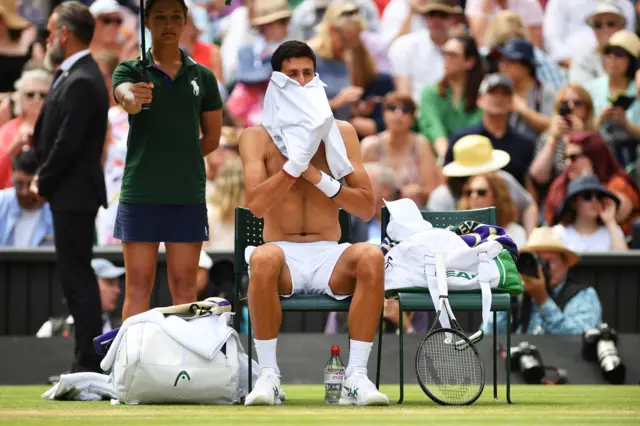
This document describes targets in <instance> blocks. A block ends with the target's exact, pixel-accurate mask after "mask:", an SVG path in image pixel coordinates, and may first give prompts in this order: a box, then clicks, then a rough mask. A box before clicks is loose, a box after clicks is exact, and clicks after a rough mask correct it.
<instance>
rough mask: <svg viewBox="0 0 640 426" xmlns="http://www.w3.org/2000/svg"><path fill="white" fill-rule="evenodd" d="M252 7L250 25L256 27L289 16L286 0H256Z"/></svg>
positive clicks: (289, 11)
mask: <svg viewBox="0 0 640 426" xmlns="http://www.w3.org/2000/svg"><path fill="white" fill-rule="evenodd" d="M254 9H255V10H254V12H253V19H252V20H251V25H254V26H256V27H258V26H260V25H266V24H270V23H272V22H276V21H280V20H281V19H288V18H290V17H291V10H290V9H289V4H288V3H287V2H286V0H257V1H256V2H255V6H254Z"/></svg>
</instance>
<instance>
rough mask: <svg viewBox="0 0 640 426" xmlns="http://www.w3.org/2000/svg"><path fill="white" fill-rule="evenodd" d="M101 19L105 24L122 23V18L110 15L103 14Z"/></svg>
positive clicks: (118, 24)
mask: <svg viewBox="0 0 640 426" xmlns="http://www.w3.org/2000/svg"><path fill="white" fill-rule="evenodd" d="M100 20H101V21H102V23H103V24H105V25H111V24H116V25H117V26H120V25H122V18H112V17H110V16H101V17H100Z"/></svg>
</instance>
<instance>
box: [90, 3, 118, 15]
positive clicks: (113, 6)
mask: <svg viewBox="0 0 640 426" xmlns="http://www.w3.org/2000/svg"><path fill="white" fill-rule="evenodd" d="M89 11H90V12H91V14H92V15H93V16H94V18H95V17H96V16H100V15H106V14H108V13H120V12H122V6H120V3H118V2H117V1H116V0H96V1H94V2H93V3H92V4H91V6H89Z"/></svg>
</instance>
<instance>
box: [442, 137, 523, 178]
mask: <svg viewBox="0 0 640 426" xmlns="http://www.w3.org/2000/svg"><path fill="white" fill-rule="evenodd" d="M509 161H511V157H510V156H509V154H508V153H507V152H506V151H501V150H499V149H493V145H492V144H491V141H490V140H489V138H487V137H485V136H481V135H468V136H465V137H463V138H460V139H458V141H457V142H456V143H455V144H454V145H453V162H451V163H449V164H447V165H446V166H444V167H443V168H442V172H443V173H444V175H445V176H448V177H467V176H475V175H481V174H484V173H491V172H495V171H498V170H500V169H502V168H503V167H504V166H506V165H507V164H509Z"/></svg>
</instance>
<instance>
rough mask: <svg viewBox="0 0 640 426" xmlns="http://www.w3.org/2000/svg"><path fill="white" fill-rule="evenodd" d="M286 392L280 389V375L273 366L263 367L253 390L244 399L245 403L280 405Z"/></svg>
mask: <svg viewBox="0 0 640 426" xmlns="http://www.w3.org/2000/svg"><path fill="white" fill-rule="evenodd" d="M282 400H284V392H282V389H280V376H279V375H277V374H276V372H275V370H274V369H273V368H262V369H261V370H260V376H259V377H258V380H257V381H256V384H255V386H254V387H253V390H252V391H251V393H250V394H249V395H247V397H246V398H245V400H244V405H280V404H281V403H282Z"/></svg>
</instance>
